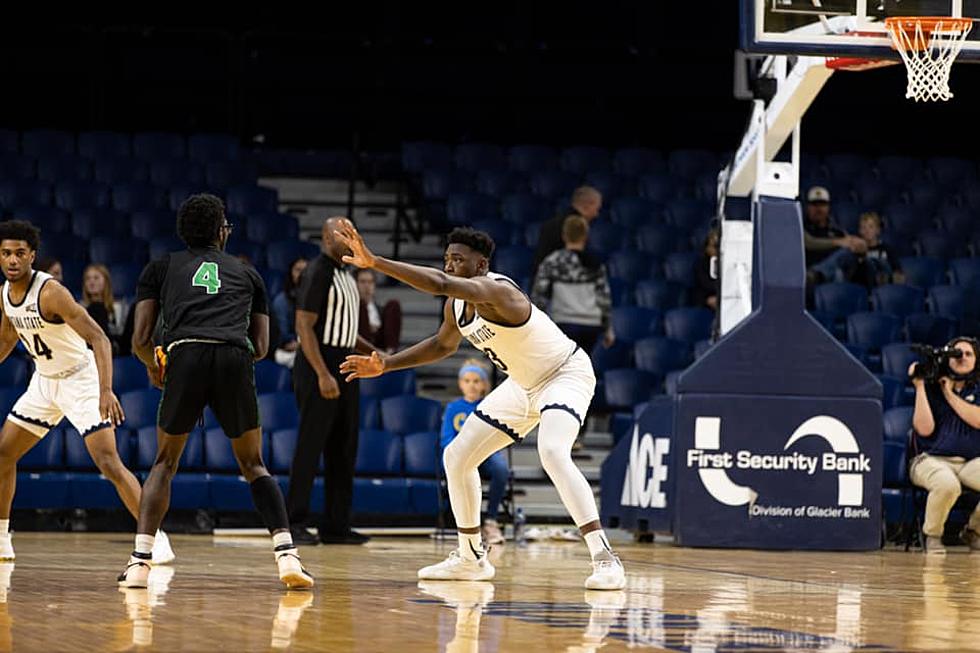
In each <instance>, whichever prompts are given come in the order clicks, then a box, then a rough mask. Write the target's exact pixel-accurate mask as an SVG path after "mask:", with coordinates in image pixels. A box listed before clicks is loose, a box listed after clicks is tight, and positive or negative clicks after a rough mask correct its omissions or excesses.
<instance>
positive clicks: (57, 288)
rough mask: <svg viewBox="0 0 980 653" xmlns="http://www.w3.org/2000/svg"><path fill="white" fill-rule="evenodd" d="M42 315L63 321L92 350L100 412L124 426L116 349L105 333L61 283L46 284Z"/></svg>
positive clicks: (43, 289)
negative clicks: (115, 376) (115, 386)
mask: <svg viewBox="0 0 980 653" xmlns="http://www.w3.org/2000/svg"><path fill="white" fill-rule="evenodd" d="M38 312H39V313H41V316H42V317H45V316H47V317H55V318H61V319H62V320H64V321H65V324H67V325H68V326H69V327H71V329H72V330H73V331H74V332H75V333H77V334H78V335H80V336H81V337H82V339H83V340H85V342H87V343H88V344H89V346H91V347H92V352H93V353H94V354H95V367H96V368H98V370H99V410H100V412H101V413H102V419H107V420H110V421H111V422H112V423H113V424H115V425H119V424H122V423H123V420H124V419H125V415H123V410H122V406H121V405H120V404H119V399H117V398H116V395H115V394H114V393H113V392H112V345H111V344H110V343H109V338H108V337H106V334H105V332H103V331H102V328H101V327H100V326H99V325H98V324H97V323H96V322H95V320H93V319H92V316H91V315H89V314H88V311H86V310H85V309H84V308H83V307H82V306H81V304H79V303H78V302H76V301H75V298H74V297H72V296H71V293H69V292H68V290H67V289H66V288H65V287H64V286H62V285H61V284H60V283H58V282H57V281H53V282H50V283H45V284H44V287H43V288H42V289H41V294H40V296H39V298H38Z"/></svg>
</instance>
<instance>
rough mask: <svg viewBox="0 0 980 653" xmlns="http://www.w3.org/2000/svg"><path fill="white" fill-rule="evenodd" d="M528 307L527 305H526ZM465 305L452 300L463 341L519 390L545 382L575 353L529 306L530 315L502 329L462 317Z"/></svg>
mask: <svg viewBox="0 0 980 653" xmlns="http://www.w3.org/2000/svg"><path fill="white" fill-rule="evenodd" d="M487 276H488V277H489V278H491V279H493V280H495V281H498V280H499V281H500V282H501V283H512V284H514V285H515V286H517V284H516V283H514V282H513V281H512V280H511V279H509V278H507V277H505V276H504V275H502V274H497V273H496V272H488V273H487ZM529 303H530V302H529ZM465 310H466V302H465V301H463V300H462V299H454V300H453V315H454V316H455V318H456V327H457V328H458V329H459V332H460V333H461V334H462V335H463V337H464V338H466V339H467V340H469V341H470V344H472V345H473V346H474V347H476V348H477V349H479V350H480V351H482V352H483V353H484V354H486V355H487V358H489V359H490V360H491V361H492V362H493V364H494V365H496V366H497V367H498V368H499V369H500V371H501V372H506V373H507V374H508V375H509V376H510V378H512V379H514V381H516V382H517V384H518V385H520V386H521V387H522V388H524V389H526V390H529V389H531V388H533V387H535V386H536V385H538V384H539V383H541V381H543V380H545V379H546V378H548V377H549V376H550V375H551V374H552V373H554V372H555V371H556V370H557V369H558V368H559V367H561V366H562V365H563V364H564V363H565V361H567V360H568V358H569V356H571V355H572V354H573V353H575V348H576V346H577V345H576V344H575V342H573V341H572V340H571V339H570V338H569V337H568V336H566V335H565V334H564V332H562V330H561V329H559V328H558V325H557V324H555V323H554V322H552V321H551V318H550V317H548V316H547V315H546V314H545V313H544V312H542V311H541V310H540V309H539V308H538V307H537V306H535V305H534V304H533V303H532V304H531V315H530V316H529V317H528V319H527V320H526V321H525V322H524V324H521V325H518V326H504V325H502V324H497V323H496V322H491V321H490V320H487V319H485V318H482V317H480V314H479V313H477V312H474V313H473V319H472V320H471V321H469V322H467V321H466V317H465Z"/></svg>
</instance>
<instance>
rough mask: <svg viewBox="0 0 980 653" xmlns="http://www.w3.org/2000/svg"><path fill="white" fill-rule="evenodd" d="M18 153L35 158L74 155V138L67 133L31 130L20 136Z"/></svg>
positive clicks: (50, 130)
mask: <svg viewBox="0 0 980 653" xmlns="http://www.w3.org/2000/svg"><path fill="white" fill-rule="evenodd" d="M20 151H21V152H23V153H24V154H29V155H31V156H33V157H36V158H42V157H57V156H63V155H65V154H74V153H75V137H74V136H73V135H72V134H71V133H69V132H63V131H55V130H52V129H33V130H31V131H26V132H24V133H23V134H21V135H20Z"/></svg>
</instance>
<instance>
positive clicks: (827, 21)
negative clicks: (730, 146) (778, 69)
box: [741, 0, 980, 61]
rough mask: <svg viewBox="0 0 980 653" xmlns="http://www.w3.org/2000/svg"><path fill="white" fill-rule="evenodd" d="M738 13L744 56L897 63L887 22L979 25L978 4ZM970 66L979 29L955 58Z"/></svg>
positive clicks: (788, 5) (912, 0)
mask: <svg viewBox="0 0 980 653" xmlns="http://www.w3.org/2000/svg"><path fill="white" fill-rule="evenodd" d="M741 12H742V15H741V41H742V45H741V47H742V49H743V50H746V51H747V52H758V53H772V54H805V55H814V56H820V55H823V56H828V57H867V58H890V59H897V58H898V53H897V52H895V51H894V50H893V49H892V48H891V41H890V39H889V37H888V34H887V33H886V32H885V28H884V20H885V18H890V17H893V16H953V17H963V18H973V19H980V0H741ZM869 35H870V36H869ZM971 60H972V61H977V60H980V26H977V25H975V26H974V28H973V29H972V30H971V31H970V34H969V36H968V37H967V41H966V43H965V44H964V45H963V49H962V51H961V52H960V54H959V57H958V58H957V61H971Z"/></svg>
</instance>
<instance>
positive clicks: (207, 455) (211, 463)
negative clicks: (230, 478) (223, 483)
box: [204, 428, 268, 474]
mask: <svg viewBox="0 0 980 653" xmlns="http://www.w3.org/2000/svg"><path fill="white" fill-rule="evenodd" d="M266 441H268V438H266ZM204 463H205V466H206V468H207V469H208V471H211V472H224V473H234V474H237V473H239V471H240V468H239V467H238V461H237V460H236V459H235V452H234V451H232V448H231V440H229V439H228V438H227V437H226V436H225V433H224V431H222V430H221V429H220V428H213V429H207V430H206V431H204Z"/></svg>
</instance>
